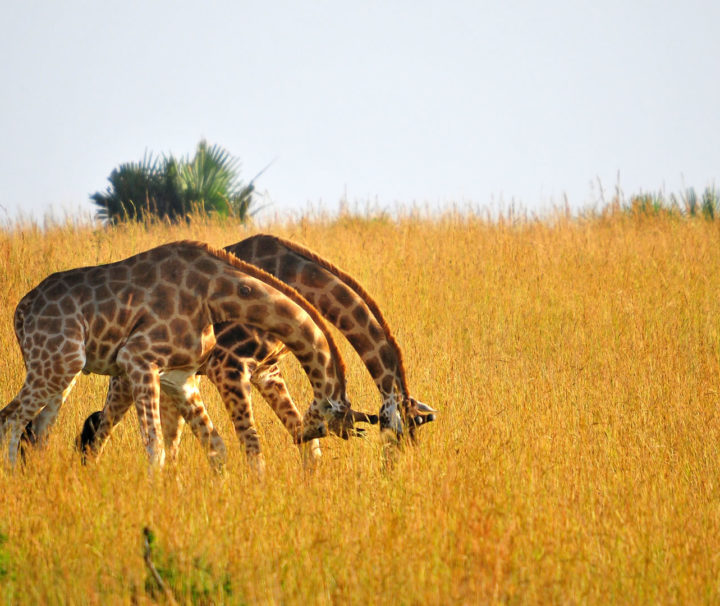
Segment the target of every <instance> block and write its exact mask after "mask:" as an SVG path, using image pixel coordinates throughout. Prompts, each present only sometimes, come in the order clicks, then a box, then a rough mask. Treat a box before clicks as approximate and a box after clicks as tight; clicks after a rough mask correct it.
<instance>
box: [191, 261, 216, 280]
mask: <svg viewBox="0 0 720 606" xmlns="http://www.w3.org/2000/svg"><path fill="white" fill-rule="evenodd" d="M195 268H196V269H197V270H198V271H199V272H200V273H201V274H202V275H205V276H212V275H214V274H215V272H216V271H217V266H216V265H215V263H213V261H212V260H211V259H200V260H199V261H197V262H196V263H195Z"/></svg>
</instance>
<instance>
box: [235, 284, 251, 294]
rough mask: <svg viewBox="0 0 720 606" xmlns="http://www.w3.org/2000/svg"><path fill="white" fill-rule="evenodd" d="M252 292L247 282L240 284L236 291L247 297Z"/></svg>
mask: <svg viewBox="0 0 720 606" xmlns="http://www.w3.org/2000/svg"><path fill="white" fill-rule="evenodd" d="M251 292H252V288H250V287H249V286H248V285H247V284H241V285H240V288H238V293H239V294H240V296H241V297H247V296H249V295H250V293H251Z"/></svg>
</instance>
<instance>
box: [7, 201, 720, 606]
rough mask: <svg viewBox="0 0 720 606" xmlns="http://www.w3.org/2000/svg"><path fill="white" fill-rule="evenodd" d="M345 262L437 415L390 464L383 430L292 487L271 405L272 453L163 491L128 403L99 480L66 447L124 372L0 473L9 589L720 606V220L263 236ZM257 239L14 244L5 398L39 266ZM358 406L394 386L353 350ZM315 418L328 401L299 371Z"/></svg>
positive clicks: (337, 223) (293, 454) (263, 417)
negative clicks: (18, 329) (146, 536)
mask: <svg viewBox="0 0 720 606" xmlns="http://www.w3.org/2000/svg"><path fill="white" fill-rule="evenodd" d="M263 230H264V231H271V232H272V233H275V234H277V235H280V236H283V237H286V238H291V239H293V240H296V241H297V242H299V243H301V244H303V245H306V246H308V247H310V248H312V249H314V250H316V251H317V252H318V253H320V254H322V255H323V256H326V257H327V258H329V259H330V260H332V261H334V262H335V263H336V264H337V265H339V266H340V267H342V268H343V269H345V270H347V271H348V272H349V273H351V274H352V275H354V276H355V277H356V278H357V279H358V280H359V281H360V282H361V283H362V284H363V285H364V286H365V287H366V289H367V290H368V291H369V292H370V293H372V294H373V295H374V296H375V298H376V299H377V301H378V303H379V304H380V307H381V308H382V310H383V311H384V313H385V315H386V318H387V320H388V322H389V323H390V325H391V327H392V328H393V330H394V333H395V335H396V337H397V339H398V341H399V342H400V344H401V346H402V347H403V351H404V355H405V364H406V367H407V373H408V377H409V383H410V387H411V391H412V393H413V395H414V396H415V397H417V398H419V399H420V400H422V401H424V402H426V403H428V404H430V405H431V406H434V407H435V408H437V409H438V410H439V414H438V418H437V421H436V422H435V423H432V424H429V425H427V426H425V427H422V428H420V430H419V440H418V444H417V445H416V446H414V447H408V448H405V449H404V450H403V451H402V453H401V454H400V455H399V456H398V457H397V458H396V461H395V463H394V465H393V466H391V467H386V466H384V465H383V448H382V444H381V442H380V439H379V436H378V432H377V429H376V428H372V429H371V430H370V432H369V437H368V438H367V439H364V440H363V439H353V440H350V441H347V442H345V441H342V440H340V439H337V438H327V439H325V440H324V441H323V450H324V455H323V460H322V463H321V465H320V468H319V470H318V471H317V472H316V473H315V474H314V475H311V476H309V477H308V476H306V475H305V474H303V472H302V471H301V466H300V459H299V455H298V452H297V450H296V448H295V447H294V446H293V445H292V443H291V439H290V437H289V435H288V434H287V433H286V432H285V430H284V429H283V428H282V427H281V425H280V423H279V422H278V421H277V419H276V418H275V417H274V416H273V415H272V414H271V413H270V411H269V407H268V406H267V405H266V404H265V402H263V401H262V399H261V398H260V396H259V395H257V394H255V396H254V404H255V412H256V419H257V423H258V427H259V432H260V434H261V439H262V447H263V449H264V452H265V455H266V460H267V476H266V479H265V481H264V482H263V483H259V482H258V481H257V480H256V479H255V477H254V476H253V475H252V474H251V473H250V471H249V469H248V466H247V464H246V462H245V457H244V454H243V452H242V450H241V449H240V448H239V447H237V441H236V439H235V437H234V435H233V432H232V430H231V427H230V424H229V421H228V419H227V415H226V413H225V411H224V409H223V407H222V404H221V402H220V401H219V398H218V396H217V393H216V392H215V391H214V389H213V388H211V387H210V386H209V385H208V384H207V383H205V382H204V383H203V396H204V398H205V401H206V403H207V405H208V408H209V410H210V414H211V416H212V418H213V420H214V421H215V422H216V424H217V425H218V426H219V428H220V431H221V434H222V435H223V437H224V438H225V440H226V443H227V444H228V446H229V462H228V465H227V469H226V471H225V473H224V474H222V475H217V474H215V473H214V472H213V471H212V470H211V468H210V466H209V464H208V462H207V459H206V457H205V455H204V453H203V451H202V449H201V448H200V446H199V445H198V443H197V440H195V439H194V438H193V437H192V436H191V435H189V434H188V435H187V436H186V437H185V439H184V440H183V443H182V447H181V451H180V457H179V461H178V464H177V467H176V468H172V469H167V470H164V471H163V472H161V473H158V474H155V475H153V476H152V478H150V477H149V475H148V468H147V463H146V459H145V454H144V450H143V448H142V446H141V444H140V438H139V433H138V431H137V420H136V418H135V414H134V413H133V412H131V413H130V414H129V415H128V418H127V419H126V420H125V421H124V422H123V423H122V424H121V425H120V426H119V427H118V428H117V430H116V432H115V433H114V434H113V436H112V438H111V440H110V442H109V443H108V445H107V448H106V450H105V453H104V455H103V457H102V458H101V459H100V461H99V462H98V463H97V464H91V465H88V466H86V467H83V466H82V465H81V464H80V461H79V458H78V456H77V454H76V453H75V452H74V451H73V448H72V444H73V440H74V437H75V435H76V433H77V432H78V431H79V429H80V426H81V423H82V419H84V418H85V416H86V415H87V414H89V413H90V412H91V411H93V410H96V409H98V408H100V407H101V405H102V402H103V399H104V394H105V390H106V388H107V378H106V377H99V376H83V377H81V378H80V379H79V380H78V382H77V384H76V386H75V389H74V390H73V392H72V393H71V395H70V397H69V399H68V400H67V402H66V403H65V405H64V407H63V409H62V410H61V412H60V416H59V419H58V423H57V425H56V426H55V428H54V430H53V432H52V434H51V436H50V439H49V443H48V445H47V447H46V448H44V449H43V450H40V451H37V452H33V453H32V454H31V455H30V456H29V458H28V460H27V463H26V465H25V466H24V467H19V468H16V469H14V470H12V469H9V468H8V467H7V465H4V466H0V507H1V509H0V511H1V512H2V515H0V540H1V544H0V596H1V598H0V599H2V601H3V602H5V603H8V604H10V603H12V604H37V603H49V604H55V603H72V604H106V603H120V604H122V603H128V604H129V603H134V604H145V603H151V602H153V601H155V600H157V601H160V602H163V601H167V600H168V599H169V598H168V597H167V596H165V595H163V594H162V593H161V592H160V591H159V590H158V589H157V587H156V585H155V584H154V582H153V581H152V579H151V577H150V572H149V568H148V566H147V565H146V562H145V561H144V559H143V543H142V541H143V528H144V527H146V526H147V527H149V528H150V529H151V530H152V532H153V535H154V541H153V545H152V551H151V560H152V561H153V563H154V565H155V566H156V567H157V568H158V570H159V573H160V574H161V576H162V577H163V578H164V579H165V581H166V583H167V585H168V586H169V587H170V591H172V592H173V594H174V595H175V597H176V599H177V600H178V601H179V602H186V601H187V602H197V603H237V604H242V603H251V604H255V603H261V604H264V603H282V604H304V603H310V604H345V603H352V604H447V603H467V604H474V603H493V602H500V603H505V602H507V603H533V604H547V603H560V604H572V603H590V604H599V603H608V602H611V603H620V604H636V603H678V604H688V603H713V602H715V603H717V602H719V601H720V473H719V471H718V470H719V469H720V447H719V444H720V414H718V405H719V404H720V401H719V400H720V397H719V390H720V372H719V371H720V366H719V346H720V222H718V221H708V220H704V219H699V218H695V219H686V218H682V217H672V216H663V215H660V216H657V217H648V216H641V217H633V216H630V215H628V214H626V213H623V212H607V213H604V214H603V213H599V214H597V215H596V216H594V217H593V218H590V219H571V218H568V217H566V216H558V217H557V218H555V219H548V220H543V221H536V220H526V219H523V220H518V221H511V220H507V219H506V220H500V221H496V222H488V221H485V220H481V219H479V218H475V217H471V216H462V215H446V216H444V217H442V218H439V219H426V218H419V217H413V216H407V217H405V218H400V219H396V220H390V219H387V218H384V217H380V218H375V219H373V218H354V217H352V216H341V217H340V218H338V219H334V220H329V219H323V218H319V219H316V220H308V219H306V220H298V221H294V222H289V223H278V224H274V225H269V226H268V225H266V226H263ZM256 231H257V228H245V227H242V226H238V225H235V224H233V223H228V222H224V223H222V222H214V221H209V220H208V221H203V220H195V221H192V222H191V223H190V224H189V225H184V226H181V227H178V226H174V227H172V226H163V225H160V226H155V227H152V228H150V229H146V228H144V227H139V226H131V227H119V228H114V229H102V228H93V227H91V226H83V225H80V226H78V225H72V224H66V225H56V226H52V227H49V228H48V229H46V230H42V231H41V230H38V229H35V228H32V227H31V226H22V225H20V226H17V227H15V228H6V229H5V230H4V231H0V276H1V279H2V282H1V285H0V286H1V287H0V351H2V356H3V359H2V364H0V400H1V401H2V403H6V402H9V401H10V400H11V399H12V397H13V396H14V395H15V393H16V392H17V390H18V389H19V388H20V386H21V384H22V382H23V378H24V367H23V362H22V358H21V355H20V351H19V348H18V346H17V344H16V342H15V336H14V334H13V329H12V316H13V311H14V308H15V305H16V303H17V302H18V300H19V299H20V298H21V297H22V295H23V294H24V293H25V292H27V291H28V290H29V289H30V288H32V287H34V286H35V285H36V284H37V283H38V282H40V281H41V280H42V279H43V278H44V277H45V276H46V275H47V274H49V273H51V272H54V271H58V270H62V269H66V268H70V267H76V266H80V265H90V264H96V263H105V262H110V261H114V260H118V259H121V258H124V257H127V256H129V255H132V254H134V253H136V252H139V251H142V250H144V249H147V248H150V247H152V246H155V245H157V244H160V243H163V242H167V241H171V240H176V239H182V238H194V239H200V240H204V241H207V242H210V243H211V244H213V245H216V246H223V245H226V244H230V243H232V242H235V241H237V240H240V239H242V238H244V237H246V236H248V235H251V234H252V233H255V232H256ZM338 344H339V345H340V348H341V351H342V352H343V355H344V357H345V361H346V363H347V366H348V381H349V393H350V396H351V399H352V401H353V403H354V405H355V407H356V408H359V409H361V410H366V411H373V412H376V411H377V409H378V407H379V404H380V398H379V395H378V393H377V391H376V390H375V389H374V386H373V384H372V382H371V380H370V378H369V375H368V374H367V372H366V370H365V368H364V367H363V366H362V364H361V363H360V361H359V359H358V358H357V356H356V355H355V353H354V352H353V351H352V350H351V349H350V347H349V346H348V345H347V343H346V342H344V341H342V340H341V338H340V337H338ZM283 368H284V370H285V371H286V377H287V380H288V384H289V386H290V388H291V391H292V393H293V395H294V396H295V399H296V401H297V402H298V405H299V407H300V408H301V409H302V410H304V409H305V408H306V406H307V404H308V403H309V402H310V390H309V386H308V385H307V380H306V379H305V377H304V375H303V374H302V372H301V371H300V368H299V365H298V364H297V362H296V361H295V360H294V359H291V358H286V359H285V360H284V361H283Z"/></svg>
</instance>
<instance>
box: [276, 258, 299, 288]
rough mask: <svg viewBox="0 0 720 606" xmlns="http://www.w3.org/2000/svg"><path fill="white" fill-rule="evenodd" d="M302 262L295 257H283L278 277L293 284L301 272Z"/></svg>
mask: <svg viewBox="0 0 720 606" xmlns="http://www.w3.org/2000/svg"><path fill="white" fill-rule="evenodd" d="M300 266H301V262H300V260H299V259H298V258H297V257H295V256H289V257H283V259H282V262H281V263H280V266H279V267H278V272H277V277H278V278H279V279H280V280H282V281H283V282H285V283H288V282H293V281H294V279H295V277H296V276H297V275H298V273H299V271H300Z"/></svg>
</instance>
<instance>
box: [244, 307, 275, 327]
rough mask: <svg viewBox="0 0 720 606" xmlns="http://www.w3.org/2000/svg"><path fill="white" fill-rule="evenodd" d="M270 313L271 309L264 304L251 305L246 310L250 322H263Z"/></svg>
mask: <svg viewBox="0 0 720 606" xmlns="http://www.w3.org/2000/svg"><path fill="white" fill-rule="evenodd" d="M269 315H270V310H269V309H267V307H266V306H264V305H251V306H250V307H248V308H247V311H246V318H247V321H248V322H249V323H257V322H262V321H263V320H265V319H266V318H267V317H268V316H269Z"/></svg>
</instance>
